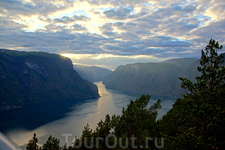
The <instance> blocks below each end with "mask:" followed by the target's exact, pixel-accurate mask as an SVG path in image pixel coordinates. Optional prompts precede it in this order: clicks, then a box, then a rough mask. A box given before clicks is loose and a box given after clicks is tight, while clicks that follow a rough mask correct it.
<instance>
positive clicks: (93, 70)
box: [73, 65, 113, 82]
mask: <svg viewBox="0 0 225 150" xmlns="http://www.w3.org/2000/svg"><path fill="white" fill-rule="evenodd" d="M73 68H74V69H75V70H76V71H77V73H78V74H79V75H80V76H81V77H82V78H83V79H86V80H88V81H91V82H97V81H103V79H104V78H105V77H106V76H108V75H109V74H111V73H112V72H113V71H112V70H109V69H106V68H101V67H96V66H83V65H73Z"/></svg>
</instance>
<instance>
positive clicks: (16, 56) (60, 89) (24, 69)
mask: <svg viewBox="0 0 225 150" xmlns="http://www.w3.org/2000/svg"><path fill="white" fill-rule="evenodd" d="M0 85H1V87H0V110H6V109H11V108H16V107H22V106H24V105H27V104H33V103H40V102H45V101H59V100H79V99H86V98H96V97H99V94H98V89H97V86H96V85H94V84H93V83H91V82H88V81H85V80H83V79H82V78H81V77H80V76H79V75H78V73H77V72H76V71H75V70H74V69H73V65H72V62H71V60H70V59H69V58H66V57H63V56H60V55H56V54H49V53H42V52H18V51H12V50H0Z"/></svg>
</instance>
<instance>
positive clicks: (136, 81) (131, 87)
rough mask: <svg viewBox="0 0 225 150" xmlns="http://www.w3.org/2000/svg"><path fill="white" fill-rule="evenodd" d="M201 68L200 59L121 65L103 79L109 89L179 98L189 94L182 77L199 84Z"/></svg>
mask: <svg viewBox="0 0 225 150" xmlns="http://www.w3.org/2000/svg"><path fill="white" fill-rule="evenodd" d="M223 55H224V54H223ZM198 66H200V60H199V59H197V58H181V59H171V60H167V61H163V62H159V63H135V64H127V65H121V66H119V67H117V69H116V70H115V71H114V72H113V73H112V74H110V75H109V76H107V77H106V78H105V79H104V80H103V84H104V85H105V86H106V88H109V89H116V90H123V91H129V92H137V93H141V94H156V95H163V96H171V97H179V96H180V94H181V93H183V92H185V90H184V89H182V88H180V84H181V81H180V80H179V77H186V78H188V79H190V80H192V81H195V77H196V76H198V75H200V73H199V72H198V71H197V67H198Z"/></svg>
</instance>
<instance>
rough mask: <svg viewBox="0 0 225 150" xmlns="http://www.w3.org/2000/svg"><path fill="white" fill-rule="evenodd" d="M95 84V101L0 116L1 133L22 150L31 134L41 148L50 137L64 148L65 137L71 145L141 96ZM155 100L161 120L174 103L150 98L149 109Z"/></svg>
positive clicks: (38, 107)
mask: <svg viewBox="0 0 225 150" xmlns="http://www.w3.org/2000/svg"><path fill="white" fill-rule="evenodd" d="M95 84H96V85H97V86H98V89H99V94H100V96H101V97H100V98H97V99H87V100H82V102H76V101H72V100H71V101H60V102H48V103H42V104H36V105H30V106H26V107H23V108H18V109H14V110H9V111H5V112H2V113H1V114H0V119H1V122H0V131H1V132H3V133H4V134H5V135H6V136H7V137H8V138H10V139H11V140H12V141H13V142H15V143H16V144H17V145H19V146H22V147H24V145H25V144H27V142H28V141H29V139H31V138H32V137H33V133H36V134H37V138H38V140H39V142H38V143H39V144H40V145H42V144H44V142H45V141H46V140H47V138H48V137H49V135H52V136H54V137H57V138H58V139H60V143H61V145H64V144H65V138H66V136H65V135H66V134H67V136H68V142H69V143H68V144H69V145H71V143H72V140H73V139H74V137H75V136H77V137H79V136H81V134H82V130H83V128H84V126H85V125H86V124H87V123H88V124H89V125H90V127H91V128H92V129H95V128H96V126H97V123H98V122H99V121H100V119H102V120H104V118H105V115H106V114H109V115H113V114H117V115H121V113H122V108H123V107H126V106H127V104H128V103H129V102H130V100H135V99H137V98H139V97H140V96H141V94H135V93H128V92H126V93H124V92H121V91H117V90H111V89H105V87H104V85H103V84H102V82H95ZM157 99H162V103H161V105H162V109H160V110H159V116H158V118H160V117H161V116H162V115H163V114H165V113H166V112H167V111H168V110H169V109H171V107H172V104H173V103H174V100H175V99H174V98H170V97H162V96H154V95H152V97H151V100H150V105H151V104H153V103H155V102H156V100H157ZM63 134H64V135H63Z"/></svg>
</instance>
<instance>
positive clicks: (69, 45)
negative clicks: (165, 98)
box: [0, 0, 225, 69]
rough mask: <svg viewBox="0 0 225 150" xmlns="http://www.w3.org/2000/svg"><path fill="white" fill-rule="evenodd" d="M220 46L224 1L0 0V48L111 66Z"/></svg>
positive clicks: (223, 31)
mask: <svg viewBox="0 0 225 150" xmlns="http://www.w3.org/2000/svg"><path fill="white" fill-rule="evenodd" d="M211 38H213V39H215V40H217V41H219V43H220V44H222V45H225V1H224V0H187V1H183V0H171V1H163V0H0V44H1V46H0V48H6V49H13V50H23V51H42V52H50V53H57V54H63V55H64V56H68V57H70V58H71V59H72V61H73V63H77V64H84V65H98V66H102V67H107V68H110V69H115V68H116V67H117V66H118V65H122V64H127V63H134V62H155V61H162V60H166V59H170V58H177V57H200V50H201V49H204V47H205V46H206V45H207V43H208V41H209V40H210V39H211Z"/></svg>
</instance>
